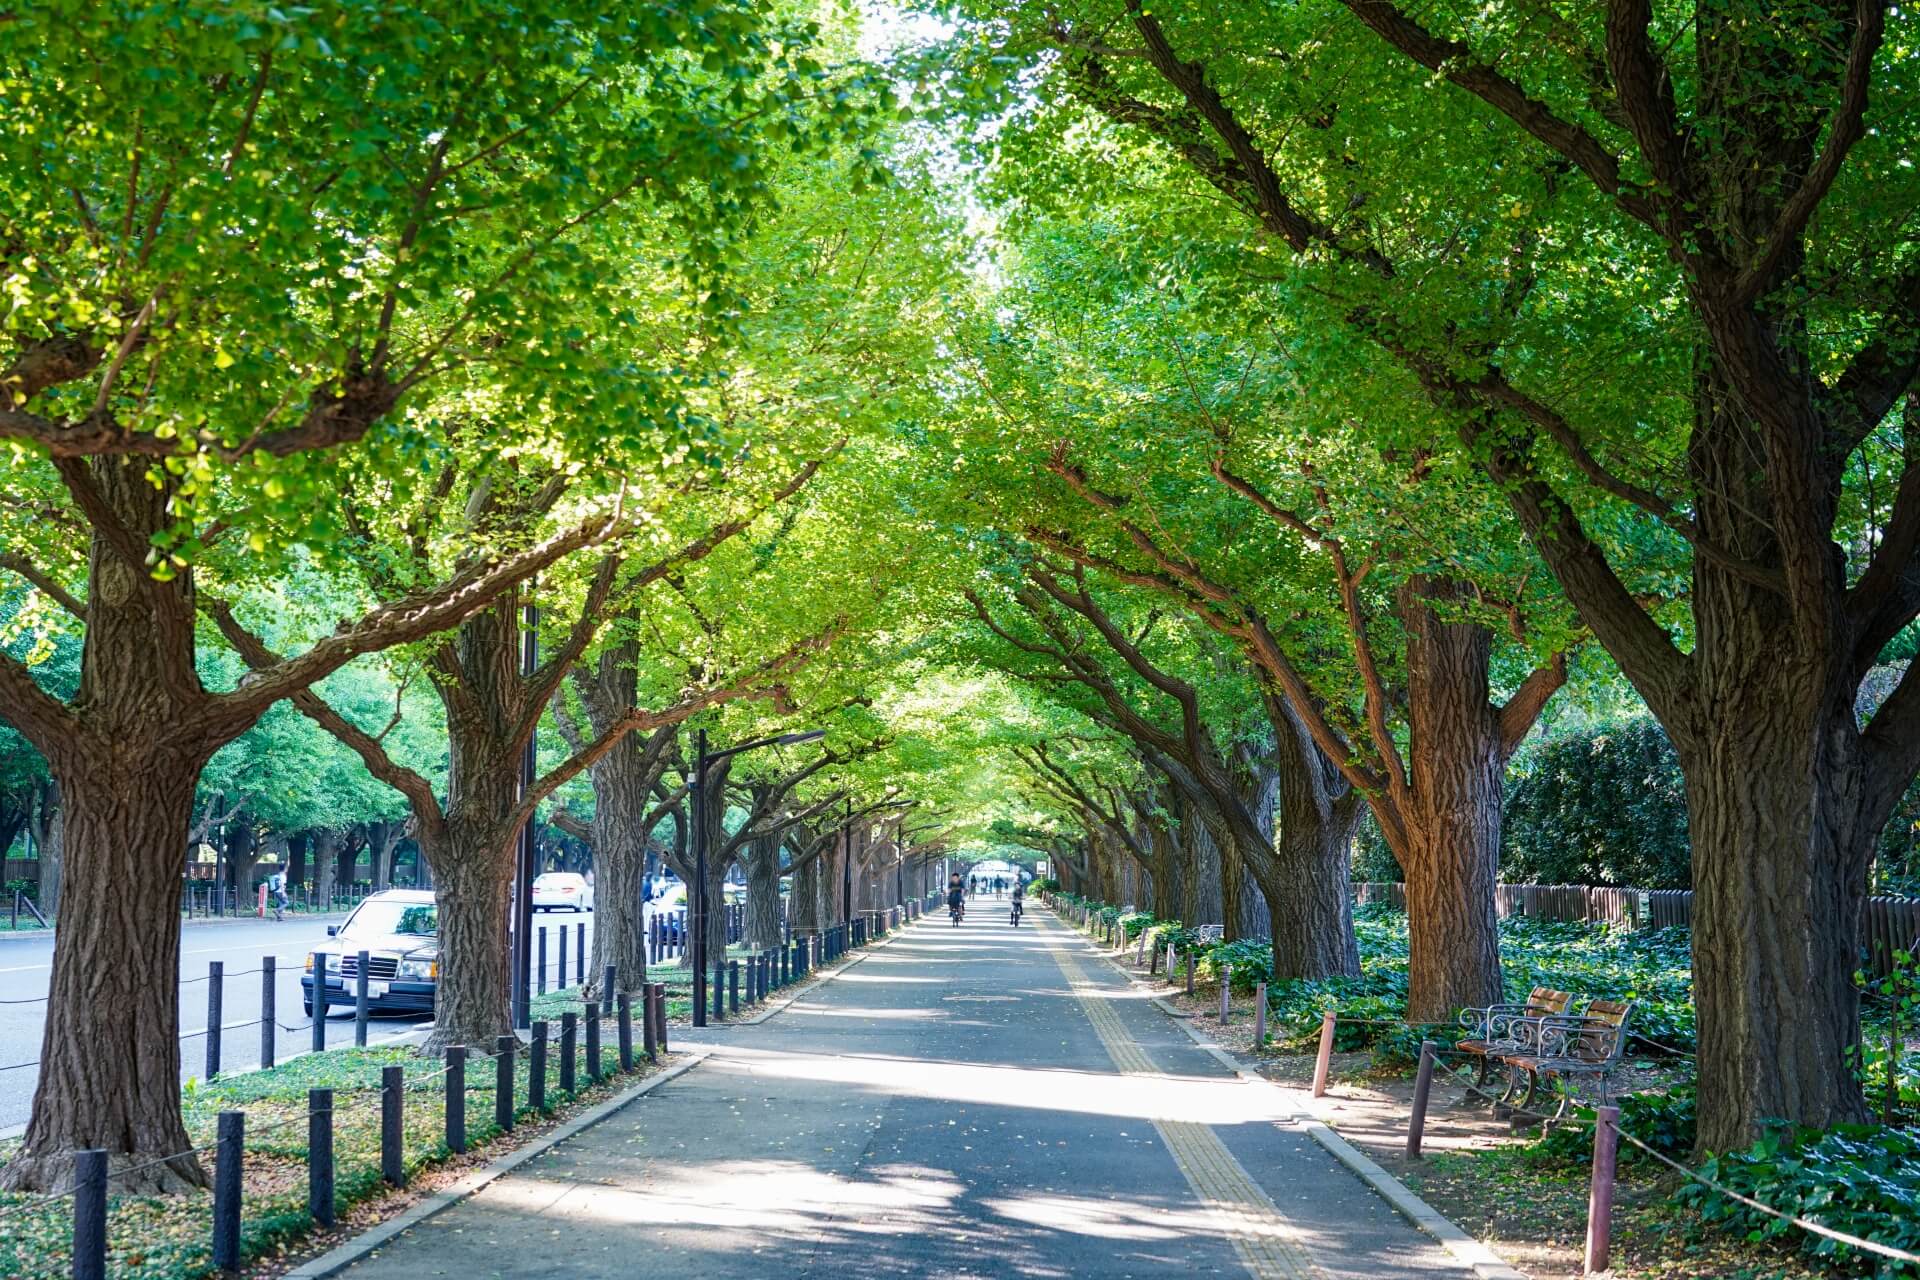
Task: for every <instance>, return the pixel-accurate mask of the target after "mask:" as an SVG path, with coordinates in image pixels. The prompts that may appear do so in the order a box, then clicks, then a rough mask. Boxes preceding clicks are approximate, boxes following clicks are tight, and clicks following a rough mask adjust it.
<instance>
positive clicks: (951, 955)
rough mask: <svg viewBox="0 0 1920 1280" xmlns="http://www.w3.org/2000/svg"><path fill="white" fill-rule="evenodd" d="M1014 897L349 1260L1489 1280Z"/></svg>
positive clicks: (593, 1276) (460, 1266) (512, 1271)
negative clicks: (1011, 908)
mask: <svg viewBox="0 0 1920 1280" xmlns="http://www.w3.org/2000/svg"><path fill="white" fill-rule="evenodd" d="M1004 906H1005V904H1004V903H1001V902H995V901H993V900H991V899H988V900H976V904H975V910H974V911H972V912H970V913H969V915H968V919H967V921H966V923H965V924H964V925H963V926H961V927H959V928H952V927H950V926H949V924H948V922H947V920H946V919H945V915H944V913H938V914H937V915H933V916H929V917H926V918H924V919H922V920H921V921H919V922H917V923H916V924H914V925H912V926H910V927H909V928H907V929H906V930H905V931H903V932H902V933H901V934H900V935H898V936H897V937H895V938H894V939H893V940H892V941H890V942H888V943H886V944H884V945H883V946H880V947H878V948H876V949H875V950H874V951H872V952H870V953H868V954H867V955H866V956H865V957H864V958H863V959H861V960H859V961H857V962H855V963H853V964H852V965H850V966H849V967H848V968H847V969H845V970H844V971H843V972H841V973H840V974H839V975H838V976H836V977H834V978H833V979H832V980H830V981H829V982H827V983H825V984H824V985H822V986H820V987H818V988H816V989H815V990H813V991H811V992H808V993H806V994H805V995H804V996H803V997H802V998H801V999H800V1000H799V1001H797V1002H796V1003H795V1004H794V1005H793V1006H791V1007H790V1008H788V1009H786V1010H784V1011H782V1012H779V1013H776V1014H775V1015H774V1016H773V1017H771V1018H770V1019H769V1020H767V1021H766V1022H764V1023H760V1024H758V1025H752V1024H738V1025H733V1024H728V1025H722V1026H718V1027H712V1028H709V1029H708V1030H707V1031H706V1032H704V1033H689V1034H688V1035H685V1036H682V1037H680V1039H679V1040H678V1043H680V1044H683V1045H686V1044H692V1045H698V1046H701V1047H707V1048H710V1049H711V1055H710V1056H709V1057H708V1058H707V1059H706V1061H704V1062H703V1063H702V1064H701V1065H700V1066H698V1067H697V1068H695V1069H694V1070H693V1071H690V1072H688V1073H687V1074H685V1075H682V1076H680V1077H678V1078H677V1079H675V1080H673V1081H671V1082H669V1083H668V1084H667V1085H665V1086H663V1087H661V1088H658V1089H656V1090H654V1091H652V1092H651V1093H649V1094H647V1095H644V1096H643V1097H641V1098H638V1099H636V1100H635V1101H634V1102H632V1103H631V1104H629V1105H628V1106H626V1107H624V1108H622V1109H620V1110H618V1111H616V1112H614V1113H613V1114H612V1115H610V1116H609V1117H607V1118H606V1119H605V1120H603V1121H602V1122H600V1123H599V1124H597V1125H594V1126H593V1127H591V1128H588V1129H586V1130H585V1131H583V1132H582V1133H580V1134H578V1135H576V1136H574V1137H572V1138H570V1139H568V1140H566V1141H564V1142H562V1143H560V1144H558V1145H556V1146H555V1147H553V1148H552V1149H551V1150H549V1151H547V1152H545V1153H543V1154H542V1155H540V1156H538V1157H536V1158H534V1159H533V1160H530V1161H528V1162H526V1163H525V1164H522V1165H520V1166H519V1167H518V1168H515V1169H513V1170H511V1171H509V1172H507V1173H506V1174H504V1175H503V1176H501V1177H500V1178H498V1179H497V1180H495V1181H494V1182H492V1183H491V1184H489V1185H488V1186H487V1187H486V1188H484V1189H483V1190H482V1191H480V1192H479V1193H478V1194H477V1195H475V1196H474V1197H473V1198H472V1199H470V1200H467V1201H465V1202H463V1203H461V1204H458V1205H456V1206H454V1207H452V1208H451V1209H448V1210H447V1211H445V1212H443V1213H440V1214H438V1215H436V1216H434V1217H432V1218H430V1219H428V1220H427V1221H425V1222H423V1223H421V1224H420V1225H418V1226H416V1227H414V1228H411V1229H410V1230H408V1231H407V1232H405V1233H403V1234H402V1235H400V1236H399V1237H397V1238H395V1239H394V1240H391V1241H388V1242H386V1243H385V1244H384V1245H382V1246H381V1247H380V1249H379V1250H378V1251H377V1252H375V1253H373V1254H372V1255H371V1256H369V1257H368V1258H366V1259H365V1260H364V1261H361V1262H359V1263H357V1264H355V1265H354V1266H353V1267H351V1268H350V1269H349V1270H348V1271H346V1272H345V1273H344V1274H345V1275H346V1276H347V1277H349V1280H431V1278H434V1277H444V1276H502V1275H506V1276H523V1275H562V1276H568V1277H572V1278H573V1280H600V1278H602V1277H604V1278H606V1280H616V1278H618V1280H626V1278H627V1277H630V1276H633V1275H637V1274H649V1275H654V1274H657V1275H668V1276H699V1277H702V1280H722V1278H727V1280H731V1278H738V1280H766V1277H769V1276H783V1277H784V1276H820V1277H828V1276H841V1275H861V1276H903V1277H904V1276H914V1277H923V1276H924V1277H963V1276H964V1277H1004V1276H1022V1277H1035V1278H1045V1280H1056V1278H1060V1277H1085V1276H1099V1277H1145V1276H1155V1277H1160V1276H1165V1277H1181V1278H1183V1280H1184V1278H1188V1277H1196V1276H1253V1277H1258V1278H1261V1280H1264V1278H1266V1277H1313V1278H1315V1280H1363V1278H1364V1280H1415V1278H1416V1277H1435V1276H1451V1277H1461V1278H1463V1280H1464V1278H1466V1277H1470V1276H1471V1274H1472V1273H1471V1271H1470V1269H1468V1268H1466V1267H1464V1266H1463V1265H1461V1264H1460V1263H1458V1262H1456V1261H1454V1260H1453V1259H1452V1258H1451V1257H1449V1256H1448V1255H1447V1254H1446V1253H1445V1252H1444V1251H1443V1250H1441V1249H1440V1248H1439V1246H1438V1245H1436V1244H1435V1243H1434V1242H1433V1241H1431V1240H1429V1239H1428V1238H1427V1237H1425V1236H1423V1235H1420V1234H1419V1233H1418V1232H1416V1231H1415V1230H1414V1229H1413V1228H1412V1227H1411V1226H1409V1225H1408V1224H1407V1222H1406V1221H1405V1220H1404V1219H1402V1218H1401V1217H1399V1216H1398V1215H1397V1214H1396V1213H1395V1212H1394V1211H1393V1209H1392V1208H1391V1207H1390V1206H1388V1205H1387V1204H1386V1203H1385V1202H1384V1201H1383V1200H1381V1199H1380V1198H1379V1197H1377V1196H1376V1195H1375V1194H1374V1193H1373V1192H1372V1191H1371V1190H1370V1189H1368V1188H1367V1187H1366V1186H1365V1185H1364V1184H1362V1183H1361V1182H1360V1181H1359V1180H1357V1179H1356V1178H1355V1177H1353V1176H1352V1175H1351V1174H1350V1173H1349V1172H1348V1171H1347V1170H1346V1169H1345V1168H1344V1167H1342V1166H1340V1165H1339V1164H1338V1163H1336V1162H1335V1161H1334V1160H1333V1159H1332V1157H1331V1156H1329V1155H1328V1154H1327V1153H1326V1152H1325V1151H1324V1150H1322V1149H1321V1148H1320V1147H1319V1146H1318V1144H1316V1143H1315V1142H1314V1141H1313V1140H1312V1138H1311V1137H1310V1136H1309V1135H1308V1134H1307V1133H1306V1132H1305V1131H1304V1130H1303V1128H1302V1127H1301V1121H1302V1117H1303V1116H1304V1115H1305V1107H1304V1101H1305V1100H1304V1099H1302V1098H1301V1097H1300V1095H1299V1094H1298V1093H1297V1092H1296V1091H1292V1090H1288V1089H1284V1088H1281V1087H1279V1086H1275V1085H1270V1084H1268V1083H1266V1082H1263V1081H1252V1080H1245V1079H1242V1078H1240V1077H1238V1076H1237V1075H1236V1074H1235V1073H1234V1072H1233V1071H1232V1070H1231V1069H1229V1068H1228V1067H1227V1066H1226V1065H1225V1064H1224V1063H1223V1062H1222V1061H1221V1060H1220V1059H1218V1058H1216V1057H1214V1056H1213V1055H1212V1054H1210V1053H1209V1052H1207V1051H1206V1050H1205V1049H1203V1048H1202V1047H1200V1046H1198V1045H1196V1044H1195V1043H1194V1042H1193V1040H1192V1039H1191V1038H1190V1037H1188V1036H1187V1035H1186V1034H1185V1033H1184V1031H1183V1030H1182V1028H1181V1027H1179V1026H1178V1025H1177V1024H1176V1023H1174V1022H1173V1021H1172V1020H1170V1019H1169V1018H1167V1017H1166V1016H1165V1015H1164V1014H1163V1013H1161V1012H1160V1011H1159V1010H1157V1009H1156V1008H1154V1006H1153V1005H1152V1004H1151V1003H1150V1000H1149V997H1150V995H1151V992H1150V991H1148V990H1146V989H1144V988H1142V987H1140V986H1137V985H1135V984H1133V983H1130V982H1129V981H1128V980H1127V979H1126V978H1125V977H1124V976H1122V975H1121V974H1119V973H1118V972H1117V971H1115V970H1114V969H1113V968H1112V967H1111V966H1109V965H1107V964H1106V963H1105V962H1104V961H1103V960H1101V959H1099V958H1098V956H1096V955H1095V954H1094V953H1093V950H1092V948H1090V947H1089V946H1088V945H1087V944H1086V943H1085V941H1084V940H1082V939H1081V938H1080V937H1079V936H1078V935H1077V934H1075V933H1073V932H1072V931H1071V930H1069V929H1067V928H1065V927H1064V926H1062V925H1061V924H1059V923H1058V922H1057V921H1054V920H1052V919H1050V918H1049V917H1048V916H1047V915H1046V913H1045V912H1044V911H1040V910H1035V911H1032V912H1030V913H1029V915H1028V923H1026V924H1023V925H1022V926H1021V927H1019V928H1018V929H1015V928H1012V927H1010V926H1009V924H1008V921H1007V917H1006V915H1005V912H1004ZM696 1035H697V1037H698V1038H696Z"/></svg>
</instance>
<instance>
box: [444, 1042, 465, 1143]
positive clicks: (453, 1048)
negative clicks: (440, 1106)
mask: <svg viewBox="0 0 1920 1280" xmlns="http://www.w3.org/2000/svg"><path fill="white" fill-rule="evenodd" d="M446 1081H447V1104H446V1113H447V1114H446V1121H447V1150H449V1151H451V1152H453V1154H455V1155H457V1156H458V1155H464V1154H466V1150H467V1050H466V1046H465V1045H458V1044H450V1045H448V1046H447V1075H446Z"/></svg>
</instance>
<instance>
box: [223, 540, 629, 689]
mask: <svg viewBox="0 0 1920 1280" xmlns="http://www.w3.org/2000/svg"><path fill="white" fill-rule="evenodd" d="M618 532H620V523H619V521H618V520H617V519H616V518H611V517H596V518H594V519H592V520H588V521H585V522H583V523H581V524H578V525H575V526H574V527H573V528H571V529H568V530H566V531H565V532H563V533H558V534H555V535H554V536H553V537H550V538H548V539H546V540H545V541H542V542H539V543H536V544H535V545H534V546H532V547H529V548H528V549H527V550H525V551H522V552H519V553H518V554H515V555H512V556H508V557H507V558H506V559H504V560H495V561H482V562H480V563H476V564H473V565H470V566H468V567H467V568H465V569H462V570H461V571H460V572H458V573H456V574H455V575H454V576H453V577H452V578H450V579H448V580H447V581H446V582H445V583H443V584H441V585H440V586H438V587H434V588H432V589H430V590H426V591H422V592H419V593H417V594H415V595H412V596H408V597H406V598H404V599H401V600H396V601H393V602H391V603H388V604H382V605H380V606H378V607H376V608H374V609H372V610H369V611H368V612H367V613H366V614H364V615H363V616H362V617H361V618H360V619H359V620H358V621H355V622H352V623H342V624H341V626H340V629H339V630H338V631H336V632H335V633H334V634H333V635H331V636H328V637H327V638H326V639H324V640H321V641H319V642H317V643H316V644H314V646H313V647H312V648H310V649H308V650H307V651H306V652H305V653H303V654H301V655H300V656H299V657H297V658H288V659H286V660H284V661H279V662H276V663H275V664H274V665H273V666H271V667H267V668H264V669H259V670H257V672H256V674H255V675H254V676H253V677H252V678H251V679H248V680H244V681H242V682H241V684H240V687H239V688H237V689H235V690H234V691H233V692H232V693H227V694H219V695H215V696H214V697H213V698H212V699H210V701H211V703H212V704H213V705H212V710H211V716H212V718H213V719H215V720H216V721H219V722H224V723H238V724H242V725H244V724H247V723H250V722H251V721H252V720H253V719H254V718H255V717H257V716H258V715H259V714H260V713H261V712H262V711H264V710H266V708H268V707H270V706H272V705H273V704H274V703H276V702H278V701H279V700H280V699H282V698H285V697H290V696H291V695H292V694H293V693H295V692H297V691H298V690H301V689H305V688H308V687H310V686H312V685H313V684H315V683H317V682H319V681H320V680H323V679H325V678H326V677H327V676H329V675H331V674H333V673H334V672H335V671H338V670H339V669H340V668H341V667H343V666H345V665H346V664H347V663H348V662H350V661H352V660H353V659H354V658H357V657H359V656H360V655H361V654H365V653H372V652H375V651H377V650H380V649H385V648H389V647H391V646H393V645H395V644H399V643H402V642H404V641H407V640H418V639H423V638H425V637H427V636H430V635H433V634H435V633H436V632H440V631H445V630H447V629H448V628H451V627H455V626H458V625H459V624H460V623H462V622H464V621H465V620H466V619H468V618H469V617H472V616H473V615H474V614H476V613H478V612H480V611H481V610H482V609H485V608H487V607H488V606H490V605H491V604H493V602H494V600H495V598H496V597H498V596H499V595H500V593H501V592H502V591H505V590H506V589H507V588H509V587H511V586H513V585H514V584H515V583H518V582H521V581H524V580H525V579H527V578H529V577H531V576H532V575H534V574H535V573H538V572H539V571H540V570H542V569H544V568H546V567H547V566H548V565H551V564H554V563H556V562H557V561H559V560H561V559H563V558H564V557H566V556H568V555H570V554H572V553H573V552H575V551H578V550H580V549H582V548H584V547H589V546H595V545H598V544H600V543H602V542H605V541H607V540H608V539H609V538H611V537H613V536H614V535H615V534H617V533H618ZM201 601H202V605H203V607H205V608H207V609H208V610H209V611H210V612H212V613H213V614H214V616H215V617H216V619H217V618H219V617H220V615H221V614H222V613H225V612H228V610H227V607H226V606H225V605H224V604H222V603H220V602H219V601H215V600H212V599H210V598H209V597H207V596H206V595H205V594H204V593H202V595H201ZM226 629H227V628H226V625H225V623H224V622H223V623H222V626H221V630H222V631H223V632H225V631H226Z"/></svg>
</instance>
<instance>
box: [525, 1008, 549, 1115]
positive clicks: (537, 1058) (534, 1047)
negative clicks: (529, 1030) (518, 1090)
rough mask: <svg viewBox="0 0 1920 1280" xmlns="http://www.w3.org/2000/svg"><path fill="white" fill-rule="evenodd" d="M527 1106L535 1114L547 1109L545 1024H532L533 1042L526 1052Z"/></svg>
mask: <svg viewBox="0 0 1920 1280" xmlns="http://www.w3.org/2000/svg"><path fill="white" fill-rule="evenodd" d="M527 1105H528V1106H529V1107H532V1108H533V1109H534V1111H535V1112H541V1111H545V1110H546V1109H547V1024H546V1021H545V1020H544V1019H542V1020H541V1021H539V1022H536V1023H534V1024H533V1040H532V1042H531V1043H530V1044H529V1045H528V1052H527Z"/></svg>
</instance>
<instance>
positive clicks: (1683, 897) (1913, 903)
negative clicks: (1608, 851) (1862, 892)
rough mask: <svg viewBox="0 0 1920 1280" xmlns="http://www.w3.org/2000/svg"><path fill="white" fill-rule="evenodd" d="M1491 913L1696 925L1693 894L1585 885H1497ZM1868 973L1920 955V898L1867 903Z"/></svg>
mask: <svg viewBox="0 0 1920 1280" xmlns="http://www.w3.org/2000/svg"><path fill="white" fill-rule="evenodd" d="M1353 890H1354V900H1355V901H1356V902H1361V903H1368V902H1384V903H1387V904H1389V905H1390V906H1394V907H1398V908H1399V909H1400V910H1402V911H1404V910H1406V907H1407V887H1406V886H1405V885H1404V884H1397V883H1382V882H1371V883H1365V882H1363V883H1359V884H1356V885H1354V887H1353ZM1493 909H1494V911H1495V913H1496V914H1498V915H1499V916H1501V917H1502V918H1503V919H1504V918H1505V917H1507V916H1531V917H1532V918H1534V919H1536V920H1586V921H1594V922H1597V923H1603V924H1610V925H1613V926H1615V927H1617V928H1622V929H1640V928H1648V929H1664V928H1668V927H1670V926H1679V927H1682V928H1685V927H1690V926H1691V925H1692V924H1693V891H1692V890H1690V889H1634V888H1611V887H1604V886H1600V885H1587V884H1498V885H1495V886H1494V887H1493ZM1860 947H1861V951H1862V953H1863V955H1864V958H1865V960H1866V965H1865V968H1866V969H1867V971H1868V972H1869V973H1871V974H1873V976H1875V977H1876V978H1880V977H1885V976H1886V975H1887V974H1888V973H1889V972H1891V970H1892V967H1893V953H1894V952H1895V951H1906V952H1909V953H1912V952H1915V951H1920V898H1868V899H1867V905H1866V910H1865V911H1864V912H1863V913H1862V916H1861V921H1860Z"/></svg>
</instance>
